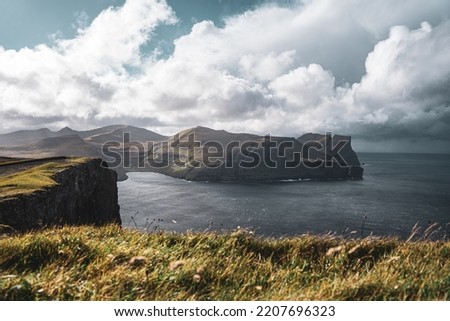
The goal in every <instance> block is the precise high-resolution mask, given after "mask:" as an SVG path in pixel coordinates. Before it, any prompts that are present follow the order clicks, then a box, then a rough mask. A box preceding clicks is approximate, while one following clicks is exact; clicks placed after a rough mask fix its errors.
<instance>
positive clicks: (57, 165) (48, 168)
mask: <svg viewBox="0 0 450 321" xmlns="http://www.w3.org/2000/svg"><path fill="white" fill-rule="evenodd" d="M83 161H85V158H71V159H67V160H65V161H64V162H48V163H45V164H42V165H38V166H35V167H32V168H29V169H26V170H23V171H19V172H17V173H14V174H11V175H7V176H0V197H7V196H14V195H18V194H30V193H33V192H36V191H39V190H43V189H46V188H49V187H52V186H55V185H57V183H56V182H55V181H54V180H53V176H54V175H55V173H57V172H58V171H60V170H63V169H64V168H67V167H68V166H72V165H74V164H78V163H81V162H83Z"/></svg>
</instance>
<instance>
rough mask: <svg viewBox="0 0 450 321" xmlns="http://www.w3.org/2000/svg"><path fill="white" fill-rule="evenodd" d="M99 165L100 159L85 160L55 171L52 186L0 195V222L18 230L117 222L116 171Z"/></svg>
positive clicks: (119, 222) (101, 163)
mask: <svg viewBox="0 0 450 321" xmlns="http://www.w3.org/2000/svg"><path fill="white" fill-rule="evenodd" d="M103 165H104V164H103V162H102V160H100V159H88V160H86V161H85V162H83V163H80V164H76V165H71V166H68V167H67V168H65V169H63V170H62V171H60V172H58V173H56V174H55V176H54V180H55V182H57V183H58V185H56V186H53V187H50V188H48V189H45V190H43V191H37V192H34V193H32V194H22V195H16V196H14V197H9V198H0V224H2V225H6V226H10V227H12V228H14V229H15V230H18V231H26V230H32V229H38V228H43V227H48V226H55V225H56V226H59V225H80V224H91V225H104V224H110V223H115V224H121V219H120V214H119V205H118V192H117V174H116V173H115V172H114V171H112V170H110V169H108V168H106V167H104V166H103Z"/></svg>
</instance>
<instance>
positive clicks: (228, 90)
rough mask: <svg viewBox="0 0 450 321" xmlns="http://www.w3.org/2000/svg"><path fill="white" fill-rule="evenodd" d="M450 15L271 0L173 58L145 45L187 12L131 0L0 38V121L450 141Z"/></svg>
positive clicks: (410, 5) (205, 27)
mask: <svg viewBox="0 0 450 321" xmlns="http://www.w3.org/2000/svg"><path fill="white" fill-rule="evenodd" d="M449 14H450V9H449V8H448V4H447V2H446V1H440V0H430V1H428V2H427V4H426V6H424V5H423V2H422V1H418V0H412V1H411V0H402V1H396V2H395V3H393V2H392V1H388V0H378V1H362V0H360V1H358V0H346V1H341V2H340V3H339V5H336V2H335V1H332V0H308V1H301V2H298V3H296V4H294V5H292V6H289V7H280V6H277V5H274V4H267V5H263V6H260V7H258V8H256V9H254V10H252V11H247V12H245V13H243V14H240V15H237V16H233V17H228V18H227V19H226V20H225V22H224V25H223V27H218V26H215V25H214V24H213V23H212V22H210V21H202V22H198V23H196V24H195V25H194V26H193V28H192V30H191V32H190V33H189V34H186V35H184V36H183V37H181V38H179V39H176V40H175V50H174V52H173V54H172V55H171V56H170V57H169V58H166V59H163V58H160V57H159V56H158V54H157V52H155V53H153V54H148V53H145V52H143V50H142V48H143V45H145V44H146V43H147V42H148V41H151V36H152V32H154V30H155V28H156V27H157V26H158V25H160V24H175V23H176V21H177V18H176V13H174V12H173V11H172V9H171V8H170V7H169V6H168V5H167V4H166V3H165V2H164V1H157V0H128V1H127V2H126V3H125V5H124V6H123V7H120V8H109V9H107V10H105V11H103V12H102V13H101V14H100V15H99V16H98V17H97V18H96V19H94V21H93V22H92V24H91V25H90V26H87V27H84V28H80V29H79V30H78V35H77V37H76V38H74V39H60V40H58V41H56V43H55V44H54V45H53V46H49V45H44V44H42V45H39V46H37V47H35V48H31V49H29V48H23V49H21V50H18V51H15V50H5V49H3V48H1V47H0V118H1V119H2V120H3V121H2V124H1V125H0V131H9V130H13V129H18V128H23V127H44V126H50V127H53V128H57V127H62V126H64V125H70V126H73V127H75V128H83V127H92V126H99V125H105V124H111V123H130V124H134V125H138V126H144V127H147V128H150V129H153V130H159V131H161V132H163V133H168V134H173V133H174V132H175V131H177V130H179V129H182V128H186V127H192V126H196V125H204V126H210V127H214V128H217V129H222V128H223V129H227V130H232V131H251V132H256V133H260V134H264V133H265V132H267V131H271V132H273V133H274V134H279V135H299V134H301V133H304V132H309V131H315V132H324V131H334V132H339V133H346V134H351V135H353V136H354V137H356V138H359V139H362V140H365V141H374V142H376V141H385V140H398V141H401V140H408V141H409V142H411V140H429V141H438V142H442V144H441V145H439V146H438V147H437V148H448V146H449V140H450V60H449V53H450V20H449ZM412 142H414V141H412ZM449 151H450V150H449ZM444 152H445V151H444Z"/></svg>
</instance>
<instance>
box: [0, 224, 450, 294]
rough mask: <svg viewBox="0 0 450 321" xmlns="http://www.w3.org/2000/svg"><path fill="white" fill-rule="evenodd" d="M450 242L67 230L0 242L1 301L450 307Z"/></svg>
mask: <svg viewBox="0 0 450 321" xmlns="http://www.w3.org/2000/svg"><path fill="white" fill-rule="evenodd" d="M448 299H450V243H449V242H426V241H420V242H400V241H396V240H393V239H362V240H344V239H339V238H334V237H330V236H323V237H319V236H301V237H296V238H290V239H258V238H256V237H254V236H251V235H250V234H249V233H248V232H246V231H237V232H233V233H227V234H192V233H188V234H170V233H162V232H161V233H153V234H146V233H141V232H139V231H131V230H126V229H120V228H119V227H116V226H108V227H102V228H93V227H70V228H69V227H67V228H63V229H48V230H44V231H40V232H34V233H32V234H24V235H16V236H4V237H3V238H1V239H0V300H448Z"/></svg>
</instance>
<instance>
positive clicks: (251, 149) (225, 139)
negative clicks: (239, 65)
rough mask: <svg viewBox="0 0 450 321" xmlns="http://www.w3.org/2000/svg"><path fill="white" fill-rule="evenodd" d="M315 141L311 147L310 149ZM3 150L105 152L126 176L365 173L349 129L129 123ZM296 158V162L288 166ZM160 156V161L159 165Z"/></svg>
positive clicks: (22, 135) (10, 142)
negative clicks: (290, 130) (278, 130)
mask: <svg viewBox="0 0 450 321" xmlns="http://www.w3.org/2000/svg"><path fill="white" fill-rule="evenodd" d="M194 137H195V142H194ZM127 139H129V141H128V140H127ZM331 139H332V142H331ZM211 142H214V143H211ZM265 144H266V145H265ZM330 144H331V145H330ZM337 144H342V146H341V148H339V149H337V148H335V149H334V147H335V146H336V145H337ZM235 145H238V146H235ZM309 145H311V146H312V148H309V149H308V150H309V153H308V155H305V148H306V147H308V146H309ZM227 146H228V147H227ZM230 146H231V148H229V147H230ZM264 146H266V147H264ZM267 146H272V149H274V150H273V151H272V150H269V149H268V148H267ZM274 146H275V147H274ZM320 146H322V148H320ZM177 147H179V148H177ZM240 147H245V148H240ZM280 147H281V149H280ZM337 150H338V151H339V153H337V152H336V151H337ZM268 151H270V152H271V154H270V156H269V158H268V157H267V155H266V154H267V153H268ZM272 152H273V153H272ZM333 153H334V154H333ZM296 154H297V155H296ZM205 155H207V156H212V157H210V158H211V159H212V160H211V159H210V158H208V159H205ZM298 155H300V156H298ZM0 156H5V157H21V158H42V157H53V156H87V157H98V158H102V159H103V160H105V161H106V162H107V163H109V165H110V167H113V168H114V169H115V170H116V171H117V172H118V174H119V179H126V172H133V171H153V172H159V173H162V174H165V175H169V176H173V177H177V178H183V179H188V180H202V181H224V180H227V181H234V180H284V179H361V178H362V174H363V169H362V167H361V164H360V162H359V160H358V157H357V155H356V153H355V152H354V151H353V149H352V147H351V138H350V137H349V136H341V135H335V136H333V137H331V136H326V135H321V134H314V133H309V134H305V135H303V136H301V137H298V138H294V137H268V136H259V135H254V134H249V133H230V132H227V131H225V130H214V129H211V128H207V127H201V126H198V127H195V128H190V129H186V130H183V131H181V132H179V133H177V134H175V135H173V136H164V135H160V134H158V133H156V132H153V131H150V130H147V129H144V128H139V127H134V126H128V125H111V126H106V127H101V128H96V129H92V130H86V131H77V130H73V129H71V128H69V127H65V128H62V129H61V130H59V131H51V130H49V129H48V128H42V129H37V130H21V131H16V132H12V133H8V134H1V135H0ZM119 159H120V162H119V161H118V160H119ZM294 160H297V163H298V164H297V166H295V167H293V166H292V165H291V166H287V165H286V164H290V163H292V162H293V161H294ZM155 163H156V164H157V165H158V166H156V167H155V166H153V165H152V164H155ZM180 163H183V164H182V166H180ZM197 163H198V164H197ZM160 164H163V165H164V164H165V166H162V165H161V166H160ZM242 164H244V165H246V166H242ZM249 164H250V165H251V166H249Z"/></svg>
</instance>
